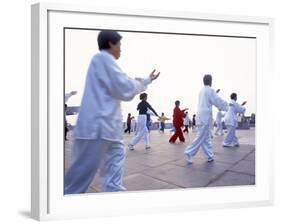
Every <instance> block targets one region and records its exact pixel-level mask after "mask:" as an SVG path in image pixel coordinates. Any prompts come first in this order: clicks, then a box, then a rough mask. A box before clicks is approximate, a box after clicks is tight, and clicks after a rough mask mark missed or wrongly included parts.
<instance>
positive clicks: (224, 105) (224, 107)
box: [211, 89, 228, 111]
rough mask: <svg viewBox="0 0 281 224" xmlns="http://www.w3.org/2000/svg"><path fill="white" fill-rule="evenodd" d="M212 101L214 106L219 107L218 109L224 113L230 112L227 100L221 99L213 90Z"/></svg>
mask: <svg viewBox="0 0 281 224" xmlns="http://www.w3.org/2000/svg"><path fill="white" fill-rule="evenodd" d="M211 101H212V104H213V105H214V106H215V107H217V108H218V109H221V110H223V111H227V110H228V103H227V102H226V101H225V100H223V99H222V98H220V97H219V96H218V94H217V93H216V92H215V91H214V90H213V89H211Z"/></svg>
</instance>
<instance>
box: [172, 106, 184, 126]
mask: <svg viewBox="0 0 281 224" xmlns="http://www.w3.org/2000/svg"><path fill="white" fill-rule="evenodd" d="M184 111H185V110H181V109H180V108H179V107H175V109H174V114H173V125H174V127H181V126H183V119H184V117H185V113H184Z"/></svg>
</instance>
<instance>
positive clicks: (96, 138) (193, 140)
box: [31, 3, 273, 220]
mask: <svg viewBox="0 0 281 224" xmlns="http://www.w3.org/2000/svg"><path fill="white" fill-rule="evenodd" d="M31 13H32V22H31V26H32V40H31V41H32V149H31V154H32V171H31V173H32V189H31V191H32V198H31V213H32V217H33V218H35V219H38V220H49V219H61V218H81V217H100V216H116V215H118V216H120V215H126V214H128V213H130V214H142V213H151V212H167V211H186V210H190V209H206V208H224V207H245V206H258V205H270V204H272V201H273V189H272V188H273V185H272V182H273V174H272V172H273V170H272V166H273V165H272V161H273V160H272V153H273V152H272V151H273V146H272V144H273V143H272V140H271V137H270V135H269V133H268V132H267V130H270V126H271V124H270V121H269V117H270V108H272V106H271V105H270V103H271V101H270V100H268V99H269V98H270V97H271V88H270V86H271V78H272V77H273V73H272V70H271V69H272V65H271V63H272V48H273V40H272V36H273V35H272V32H273V20H272V19H271V18H260V17H248V16H231V15H214V14H201V13H190V12H166V11H145V10H126V9H114V10H113V9H111V10H110V9H101V8H99V9H97V8H95V7H89V6H75V5H61V4H50V3H38V4H34V5H32V6H31ZM108 38H109V39H108ZM112 38H113V39H112ZM116 38H117V39H116ZM117 59H118V60H117ZM123 71H124V72H123ZM158 72H160V75H159V76H158ZM129 77H130V78H129ZM144 92H145V93H146V94H145V95H143V93H144ZM140 93H142V94H141V95H139V94H140ZM89 102H90V103H89ZM202 102H205V106H204V105H203V104H204V103H202ZM202 105H203V106H202ZM202 108H203V109H202ZM237 108H238V109H237ZM202 111H203V112H202ZM206 111H207V112H206ZM179 114H180V115H179ZM85 117H87V119H86V118H85ZM83 119H84V120H83ZM204 119H205V120H207V121H206V122H205V123H204V122H203V120H204ZM229 120H231V122H232V123H231V122H230V121H229ZM81 127H82V128H81ZM85 130H87V131H86V132H85ZM83 153H84V154H83ZM191 159H192V161H191ZM83 178H84V179H83ZM74 180H75V181H76V182H75V181H74Z"/></svg>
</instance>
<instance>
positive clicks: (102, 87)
mask: <svg viewBox="0 0 281 224" xmlns="http://www.w3.org/2000/svg"><path fill="white" fill-rule="evenodd" d="M121 38H122V37H121V35H120V34H119V33H118V32H116V31H111V30H103V31H101V32H100V33H99V34H98V38H97V42H98V47H99V50H100V52H99V53H97V54H95V55H94V56H93V58H92V60H91V62H90V65H89V68H88V72H87V77H86V81H85V88H84V94H83V98H82V101H81V105H80V109H79V115H78V118H77V122H76V127H75V129H74V143H73V149H72V151H73V152H74V153H73V155H74V161H73V163H72V164H71V166H70V168H69V169H68V171H67V172H66V174H65V179H64V193H65V194H77V193H84V192H86V191H87V188H88V187H89V185H90V183H91V182H92V180H93V179H94V177H95V175H96V173H97V171H98V170H100V177H101V186H102V189H101V190H102V191H106V192H113V191H124V190H126V189H125V187H124V186H123V184H122V177H123V170H124V161H125V151H126V150H125V147H124V144H123V141H122V140H123V123H122V113H121V102H122V101H130V100H132V99H133V98H134V97H135V96H136V95H138V94H140V100H141V102H140V103H139V104H138V107H137V108H138V111H139V116H138V118H137V120H138V127H139V129H138V134H137V135H136V136H135V137H134V138H133V139H132V140H131V142H130V145H129V147H131V148H132V147H133V146H134V145H135V144H136V143H137V142H138V141H139V140H140V139H141V137H142V136H144V135H145V134H146V133H147V128H146V113H147V109H150V110H151V111H152V112H153V113H154V114H155V115H156V116H158V114H157V113H156V111H155V110H154V109H153V108H152V107H151V105H150V104H149V103H148V102H147V94H146V93H144V91H145V90H146V88H147V86H148V85H149V84H151V83H152V82H153V81H154V80H156V79H157V78H158V77H159V75H160V72H159V73H156V72H155V70H153V71H152V72H151V74H150V75H149V76H148V77H147V78H129V77H128V76H127V75H126V74H125V73H124V72H123V71H122V70H121V68H120V67H119V66H118V65H117V63H116V60H117V59H118V58H119V57H120V53H121V49H120V45H121V43H120V40H121ZM203 83H204V87H203V88H202V90H201V91H200V94H199V100H198V113H197V128H198V131H197V135H196V138H195V139H194V141H193V142H192V144H191V145H189V146H188V147H187V148H186V150H185V157H186V159H187V161H188V162H189V163H191V162H192V157H193V156H194V155H195V154H196V153H197V151H198V150H199V148H200V147H202V149H203V151H204V152H205V154H206V156H207V160H208V161H213V159H214V154H213V146H212V142H211V134H210V125H211V121H212V118H211V116H212V106H213V105H214V106H215V107H217V108H219V109H221V110H224V111H227V112H226V115H225V123H226V126H227V129H228V135H227V137H226V139H225V140H224V143H223V145H224V146H238V145H239V142H238V139H237V137H236V135H235V128H236V125H237V120H235V117H236V116H235V115H236V114H237V113H243V112H244V111H245V108H244V107H243V105H244V104H245V102H244V103H243V104H242V106H241V105H239V104H238V103H237V102H236V100H237V95H236V94H235V93H233V94H231V101H230V103H227V102H226V101H224V100H223V99H221V98H220V97H219V96H218V95H217V93H216V92H215V91H214V90H213V89H212V88H211V86H212V76H211V75H205V76H204V78H203ZM179 105H180V102H179V101H176V103H175V109H174V115H175V114H183V111H182V110H180V108H179ZM109 118H110V119H109ZM173 124H174V127H175V128H176V133H175V136H172V137H171V139H170V141H171V142H174V141H175V140H176V136H178V137H179V138H180V140H183V139H182V136H181V134H180V133H179V129H180V128H181V126H182V119H181V120H178V119H177V116H174V119H173ZM146 147H147V148H149V147H150V146H149V145H147V146H146Z"/></svg>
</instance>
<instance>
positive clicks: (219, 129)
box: [215, 122, 223, 135]
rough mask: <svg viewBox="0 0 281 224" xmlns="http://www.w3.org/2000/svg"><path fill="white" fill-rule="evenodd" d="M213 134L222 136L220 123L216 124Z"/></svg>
mask: <svg viewBox="0 0 281 224" xmlns="http://www.w3.org/2000/svg"><path fill="white" fill-rule="evenodd" d="M215 134H219V135H223V127H222V123H221V122H220V123H217V129H216V132H215Z"/></svg>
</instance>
